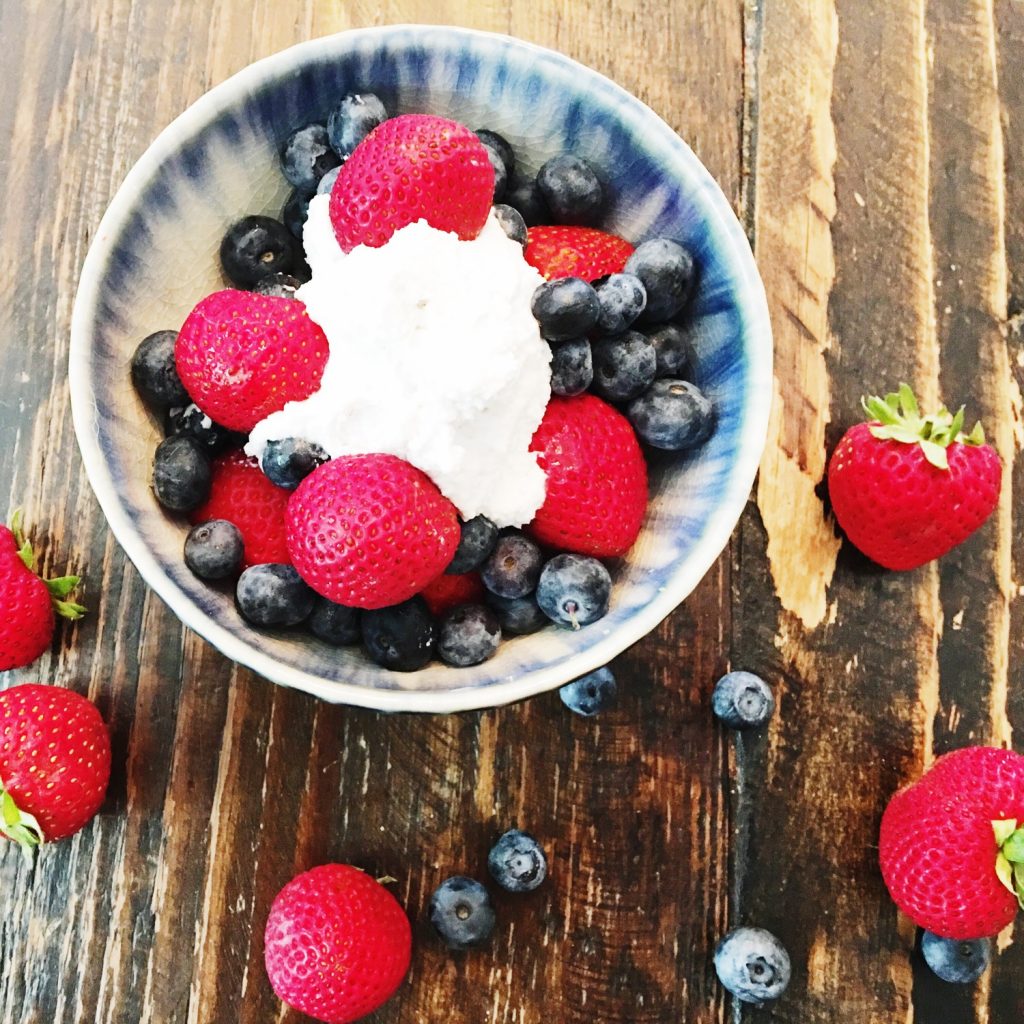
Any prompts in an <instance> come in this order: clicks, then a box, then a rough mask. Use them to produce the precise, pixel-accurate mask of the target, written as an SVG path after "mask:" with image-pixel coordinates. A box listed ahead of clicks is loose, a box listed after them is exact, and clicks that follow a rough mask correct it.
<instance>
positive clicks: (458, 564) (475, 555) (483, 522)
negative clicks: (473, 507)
mask: <svg viewBox="0 0 1024 1024" xmlns="http://www.w3.org/2000/svg"><path fill="white" fill-rule="evenodd" d="M497 541H498V528H497V527H496V526H495V525H494V523H492V522H491V521H490V519H488V518H487V516H474V517H473V518H472V519H468V520H466V522H464V523H463V524H462V532H461V533H460V534H459V546H458V547H457V548H456V549H455V557H454V558H452V560H451V563H450V564H449V565H448V568H447V569H445V572H446V573H448V575H450V576H461V575H462V574H463V573H464V572H474V571H475V570H476V569H479V568H480V566H481V565H483V564H484V560H485V559H486V558H487V556H488V555H489V554H490V553H491V552H492V551H493V550H494V545H495V544H496V543H497Z"/></svg>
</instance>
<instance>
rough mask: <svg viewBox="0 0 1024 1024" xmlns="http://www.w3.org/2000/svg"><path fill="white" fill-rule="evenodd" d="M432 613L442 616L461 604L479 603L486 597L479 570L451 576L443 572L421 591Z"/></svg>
mask: <svg viewBox="0 0 1024 1024" xmlns="http://www.w3.org/2000/svg"><path fill="white" fill-rule="evenodd" d="M420 596H421V597H422V598H423V600H424V601H426V602H427V607H428V608H429V609H430V612H431V614H432V615H436V616H437V617H438V618H440V617H441V616H442V615H444V613H445V612H449V611H451V610H452V609H453V608H457V607H458V606H459V605H460V604H477V603H479V602H480V601H482V600H483V599H484V584H483V580H481V579H480V573H478V572H464V573H460V574H454V575H451V576H449V575H448V574H447V573H442V574H441V575H440V576H438V577H437V579H436V580H432V581H431V582H430V583H428V584H427V585H426V586H425V587H424V588H423V589H422V590H421V591H420Z"/></svg>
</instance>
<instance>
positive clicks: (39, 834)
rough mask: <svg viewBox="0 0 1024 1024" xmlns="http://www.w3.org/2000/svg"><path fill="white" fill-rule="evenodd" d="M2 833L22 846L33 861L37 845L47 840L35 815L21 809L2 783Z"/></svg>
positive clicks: (0, 794)
mask: <svg viewBox="0 0 1024 1024" xmlns="http://www.w3.org/2000/svg"><path fill="white" fill-rule="evenodd" d="M0 833H2V834H3V835H5V836H7V838H8V839H11V840H13V841H14V842H16V843H17V844H18V845H19V846H20V847H21V852H22V854H23V855H24V856H25V858H26V859H27V860H28V862H29V863H30V864H31V863H32V855H33V853H34V852H35V849H36V847H37V846H39V844H40V843H42V842H44V841H45V837H44V836H43V830H42V827H41V826H40V824H39V822H38V821H37V820H36V818H35V816H34V815H31V814H29V813H28V812H27V811H23V810H21V808H20V807H18V805H17V804H16V803H15V802H14V797H12V796H11V794H10V793H8V792H7V790H6V789H4V788H3V784H2V783H0Z"/></svg>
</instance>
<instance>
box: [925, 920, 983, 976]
mask: <svg viewBox="0 0 1024 1024" xmlns="http://www.w3.org/2000/svg"><path fill="white" fill-rule="evenodd" d="M921 955H922V956H923V957H924V962H925V963H926V964H927V965H928V966H929V967H930V968H931V969H932V971H933V972H934V974H935V975H936V976H937V977H939V978H941V979H942V980H943V981H948V982H949V983H950V984H951V985H970V984H972V983H973V982H975V981H977V980H978V979H979V978H980V977H981V976H982V975H983V974H984V973H985V971H987V970H988V966H989V964H991V963H992V940H991V939H969V940H966V941H965V940H957V939H942V938H939V936H938V935H934V934H932V932H928V931H926V932H923V933H922V935H921Z"/></svg>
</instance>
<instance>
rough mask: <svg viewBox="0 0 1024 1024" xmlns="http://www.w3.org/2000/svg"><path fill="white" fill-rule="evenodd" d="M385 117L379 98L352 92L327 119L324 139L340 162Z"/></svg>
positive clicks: (385, 111)
mask: <svg viewBox="0 0 1024 1024" xmlns="http://www.w3.org/2000/svg"><path fill="white" fill-rule="evenodd" d="M387 117H388V112H387V109H386V108H385V106H384V104H383V103H382V102H381V100H380V98H379V97H377V96H375V95H374V94H373V93H372V92H354V93H349V94H348V95H347V96H344V97H342V99H341V102H340V103H339V104H338V105H337V106H336V107H335V108H334V109H333V110H332V111H331V113H330V116H329V117H328V118H327V139H328V142H329V143H330V145H331V148H332V149H333V150H334V152H335V153H337V154H338V156H340V157H341V159H342V160H347V159H348V158H349V157H350V156H351V155H352V151H353V150H354V149H355V148H356V146H358V145H359V143H360V142H362V141H363V139H365V138H366V136H367V135H369V134H370V132H372V131H373V129H374V128H376V127H377V125H379V124H383V123H384V122H385V121H386V120H387Z"/></svg>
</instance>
